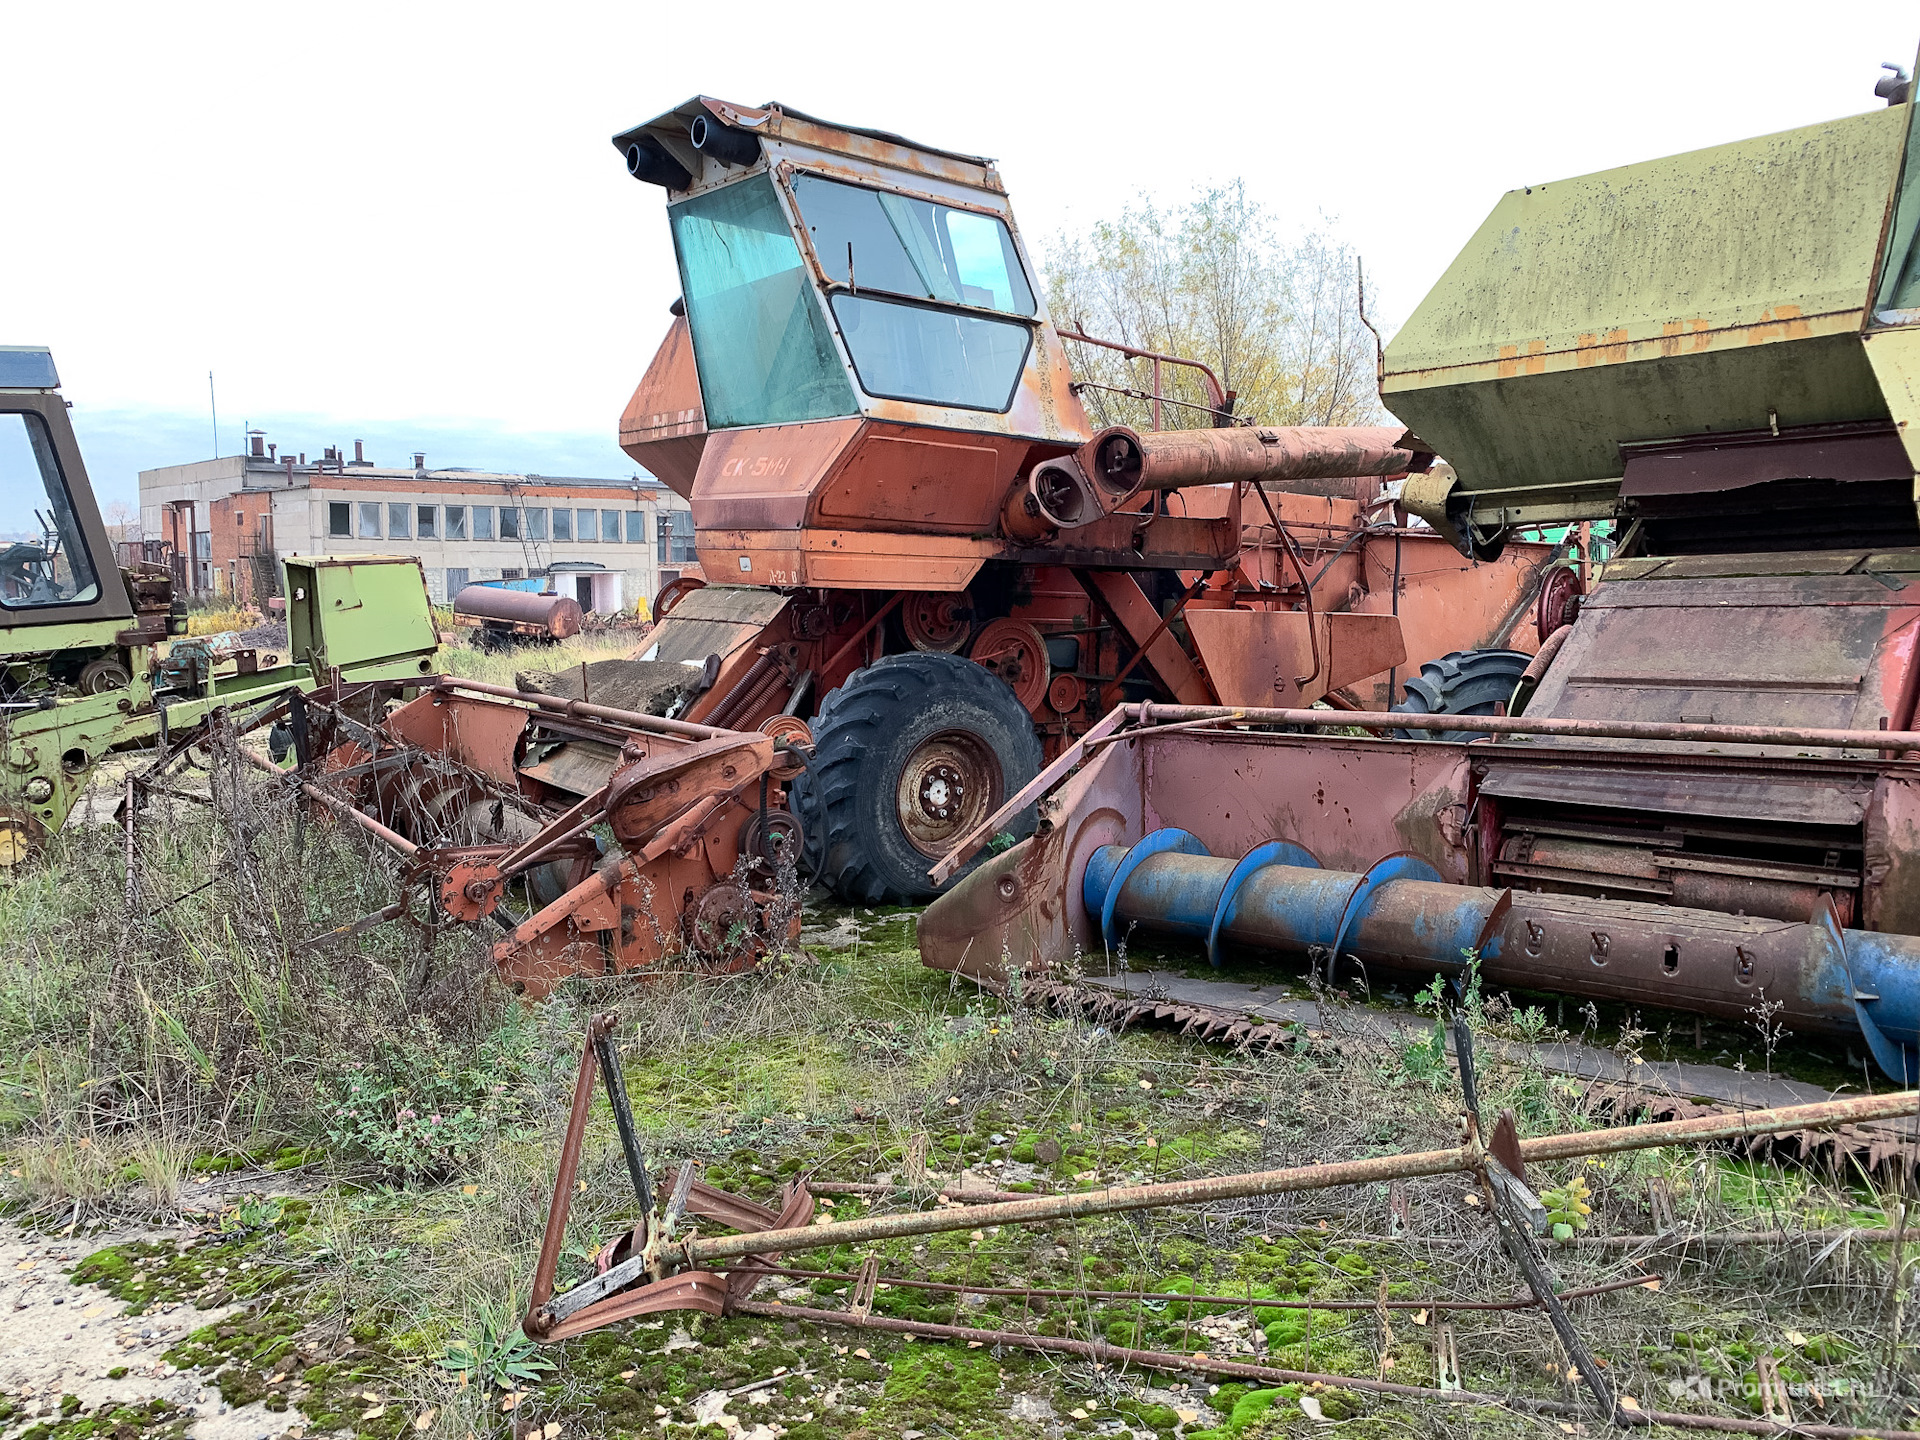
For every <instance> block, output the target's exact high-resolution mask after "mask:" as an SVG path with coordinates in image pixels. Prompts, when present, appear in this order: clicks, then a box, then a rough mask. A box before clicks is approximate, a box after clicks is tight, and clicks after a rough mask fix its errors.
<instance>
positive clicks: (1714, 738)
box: [1119, 701, 1920, 753]
mask: <svg viewBox="0 0 1920 1440" xmlns="http://www.w3.org/2000/svg"><path fill="white" fill-rule="evenodd" d="M1119 708H1120V709H1121V710H1123V711H1124V712H1125V713H1126V716H1127V718H1128V719H1130V720H1137V719H1139V718H1140V706H1139V705H1138V704H1137V703H1135V702H1132V701H1129V702H1128V703H1127V704H1125V705H1123V706H1121V707H1119ZM1232 713H1233V711H1232V710H1230V709H1229V708H1228V707H1226V706H1224V705H1162V704H1157V703H1156V704H1155V705H1154V706H1153V710H1152V721H1153V722H1154V723H1159V722H1165V721H1170V720H1215V719H1224V718H1225V717H1226V716H1228V715H1230V714H1232ZM1240 714H1241V718H1242V720H1243V722H1244V723H1246V724H1249V725H1297V726H1300V727H1302V728H1303V729H1310V730H1318V729H1324V728H1325V727H1327V726H1341V727H1346V726H1358V727H1360V728H1362V729H1366V730H1403V729H1407V728H1410V724H1409V722H1413V721H1417V720H1418V719H1419V718H1420V717H1418V716H1415V715H1409V714H1406V713H1404V712H1401V711H1391V710H1287V709H1268V708H1262V707H1259V706H1242V707H1240ZM1444 719H1445V721H1446V728H1447V729H1449V730H1472V731H1477V732H1479V733H1481V734H1483V735H1541V736H1558V735H1564V736H1567V737H1569V738H1576V739H1595V740H1672V741H1676V742H1682V743H1688V744H1696V745H1799V746H1805V747H1807V748H1809V749H1831V750H1872V751H1875V752H1876V753H1877V752H1879V751H1882V750H1914V749H1920V733H1916V732H1914V731H1910V730H1829V729H1819V728H1815V727H1812V726H1793V725H1695V724H1689V723H1685V722H1682V721H1677V720H1567V719H1561V718H1558V717H1549V716H1540V717H1538V718H1527V717H1522V716H1518V715H1448V716H1445V717H1444ZM1137 734H1138V735H1139V736H1140V737H1141V738H1145V737H1147V736H1150V735H1152V734H1153V730H1152V729H1151V728H1150V726H1143V727H1142V728H1141V729H1140V730H1139V731H1138V732H1137ZM1120 738H1122V739H1126V738H1129V737H1128V736H1127V735H1125V734H1122V735H1121V737H1120ZM1429 743H1439V744H1445V743H1448V742H1445V741H1439V742H1429Z"/></svg>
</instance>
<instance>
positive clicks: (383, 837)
mask: <svg viewBox="0 0 1920 1440" xmlns="http://www.w3.org/2000/svg"><path fill="white" fill-rule="evenodd" d="M240 753H241V754H242V755H245V756H246V757H247V759H248V760H250V761H252V762H253V763H254V764H255V765H257V766H259V767H260V769H262V770H264V771H266V772H267V773H268V774H269V775H273V776H276V777H279V778H281V779H285V778H287V777H288V776H289V775H290V774H291V772H290V771H286V770H282V769H281V768H280V767H279V766H278V765H275V764H274V763H273V762H272V761H271V760H268V759H266V758H265V757H263V756H260V755H256V754H254V753H253V751H251V750H242V751H241V752H240ZM294 783H295V784H297V785H298V786H299V787H300V793H301V794H302V795H305V796H306V797H307V798H308V799H309V800H312V801H313V802H314V803H315V804H318V805H324V806H325V807H326V808H327V809H329V810H331V811H332V812H333V813H334V814H336V815H338V816H339V817H340V818H341V819H343V820H351V821H352V822H353V823H354V824H356V825H358V826H359V827H360V828H361V829H363V830H365V831H366V832H367V833H368V834H370V835H372V836H373V837H374V838H375V839H377V840H380V841H382V842H383V843H385V844H386V845H388V846H391V847H392V848H393V849H395V850H397V851H399V852H400V853H401V854H402V855H411V854H413V853H414V851H416V850H418V849H419V848H420V847H419V846H418V845H416V844H414V843H413V841H411V840H409V839H407V837H406V836H404V835H402V834H400V833H399V832H398V831H397V830H389V829H388V828H387V827H386V826H385V825H382V824H381V823H380V822H379V821H378V820H376V819H374V818H373V817H372V816H371V815H365V814H362V813H361V812H360V811H358V810H356V809H354V808H353V806H351V805H349V804H348V803H347V802H346V801H344V800H342V799H341V798H340V797H339V796H337V795H329V794H328V793H327V792H326V791H325V790H322V789H321V788H320V787H319V786H318V785H315V784H313V783H312V782H311V781H307V780H296V781H295V782H294Z"/></svg>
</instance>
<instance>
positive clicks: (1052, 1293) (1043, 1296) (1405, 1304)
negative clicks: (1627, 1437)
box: [775, 1185, 1660, 1311]
mask: <svg viewBox="0 0 1920 1440" xmlns="http://www.w3.org/2000/svg"><path fill="white" fill-rule="evenodd" d="M808 1188H809V1189H811V1190H815V1191H816V1193H818V1190H817V1187H815V1186H812V1185H809V1186H808ZM1383 1243H1384V1242H1383ZM775 1273H776V1274H779V1275H784V1276H790V1277H791V1278H793V1279H795V1280H849V1281H851V1280H858V1279H859V1278H860V1274H858V1273H855V1272H853V1271H848V1270H798V1269H795V1268H793V1267H792V1266H789V1265H782V1266H778V1267H777V1268H776V1270H775ZM862 1273H864V1272H862ZM879 1278H880V1283H881V1284H883V1285H892V1286H896V1287H897V1288H899V1289H902V1290H937V1291H940V1292H942V1293H949V1294H962V1295H996V1296H1002V1297H1006V1298H1009V1299H1014V1300H1019V1299H1023V1298H1032V1299H1035V1300H1178V1301H1180V1302H1182V1303H1183V1304H1190V1305H1239V1306H1244V1307H1246V1308H1249V1309H1254V1310H1309V1309H1311V1310H1379V1309H1383V1308H1384V1309H1387V1310H1415V1311H1418V1310H1434V1311H1441V1310H1528V1309H1532V1308H1533V1307H1534V1306H1536V1305H1538V1304H1539V1303H1540V1302H1539V1301H1538V1300H1537V1299H1535V1298H1534V1297H1533V1296H1531V1295H1521V1296H1516V1297H1515V1298H1514V1299H1512V1300H1388V1301H1385V1302H1382V1301H1379V1300H1272V1299H1267V1298H1265V1297H1262V1296H1259V1295H1254V1296H1246V1295H1188V1294H1185V1293H1183V1292H1179V1291H1170V1290H1048V1289H1044V1288H1041V1287H1037V1286H1019V1285H955V1284H953V1283H952V1282H950V1281H944V1280H907V1279H903V1278H901V1277H900V1276H897V1275H882V1276H880V1277H879ZM1659 1283H1660V1282H1659V1277H1658V1276H1654V1275H1632V1276H1628V1277H1627V1278H1626V1279H1624V1280H1609V1281H1608V1282H1607V1283H1606V1284H1604V1285H1587V1286H1583V1287H1582V1288H1580V1289H1578V1290H1562V1291H1561V1292H1559V1293H1560V1298H1561V1299H1562V1300H1584V1299H1586V1298H1587V1297H1589V1296H1593V1295H1611V1294H1613V1293H1615V1292H1616V1291H1619V1290H1635V1289H1640V1288H1644V1287H1645V1286H1648V1285H1657V1284H1659Z"/></svg>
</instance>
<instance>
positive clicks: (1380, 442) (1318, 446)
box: [1076, 425, 1433, 495]
mask: <svg viewBox="0 0 1920 1440" xmlns="http://www.w3.org/2000/svg"><path fill="white" fill-rule="evenodd" d="M1076 455H1077V458H1078V460H1079V462H1080V469H1081V470H1082V471H1084V472H1085V474H1086V475H1087V477H1088V478H1089V479H1090V480H1092V481H1093V483H1094V484H1095V485H1097V486H1099V487H1100V488H1101V489H1103V490H1105V491H1107V492H1108V493H1110V494H1113V495H1131V494H1132V493H1133V492H1134V491H1136V490H1142V489H1145V490H1178V489H1181V488H1183V487H1185V486H1188V485H1225V484H1228V483H1231V482H1234V481H1241V482H1245V481H1254V480H1276V481H1279V480H1327V479H1338V478H1342V477H1346V476H1367V475H1401V474H1405V473H1407V472H1408V471H1411V470H1424V469H1426V468H1427V467H1428V466H1429V465H1430V464H1432V463H1433V453H1432V452H1431V451H1430V450H1428V449H1427V447H1426V445H1425V443H1424V442H1422V441H1421V440H1419V439H1418V438H1417V437H1416V436H1415V435H1414V434H1413V432H1412V431H1411V430H1408V429H1405V428H1404V427H1402V426H1396V425H1284V426H1279V427H1266V426H1263V427H1260V428H1258V429H1251V428H1245V427H1241V426H1232V427H1229V428H1227V429H1222V430H1160V431H1155V432H1153V433H1150V434H1147V435H1141V434H1139V433H1138V432H1136V431H1134V430H1130V429H1128V428H1127V427H1126V426H1124V425H1115V426H1112V427H1110V428H1109V429H1106V430H1103V431H1101V432H1100V433H1099V434H1098V435H1096V436H1094V437H1093V439H1091V440H1089V441H1088V442H1087V443H1086V444H1085V445H1083V446H1082V447H1081V448H1080V449H1079V451H1078V452H1076Z"/></svg>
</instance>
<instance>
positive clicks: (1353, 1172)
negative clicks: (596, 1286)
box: [686, 1090, 1920, 1267]
mask: <svg viewBox="0 0 1920 1440" xmlns="http://www.w3.org/2000/svg"><path fill="white" fill-rule="evenodd" d="M1917 1106H1920V1091H1916V1090H1903V1091H1899V1092H1895V1093H1890V1094H1886V1095H1857V1096H1853V1097H1851V1098H1849V1099H1846V1100H1823V1101H1821V1102H1819V1103H1817V1104H1813V1105H1788V1106H1784V1107H1781V1108H1778V1109H1773V1110H1755V1111H1751V1112H1749V1113H1747V1114H1744V1115H1731V1116H1721V1115H1703V1116H1700V1117H1698V1118H1696V1119H1692V1120H1669V1121H1665V1122H1662V1123H1660V1124H1655V1125H1627V1126H1622V1127H1619V1128H1617V1129H1612V1130H1589V1131H1578V1132H1574V1133H1572V1134H1566V1135H1546V1136H1541V1137H1539V1138H1537V1139H1533V1140H1522V1141H1521V1142H1520V1154H1521V1158H1522V1159H1524V1160H1527V1161H1535V1160H1564V1159H1568V1158H1570V1157H1572V1156H1576V1155H1610V1154H1617V1153H1620V1152H1622V1151H1627V1150H1653V1149H1658V1148H1659V1147H1660V1146H1663V1145H1681V1144H1699V1143H1705V1142H1708V1141H1713V1140H1735V1139H1740V1138H1742V1137H1749V1138H1750V1137H1752V1136H1755V1135H1771V1134H1778V1133H1780V1132H1782V1131H1787V1130H1809V1129H1819V1128H1822V1127H1825V1126H1829V1125H1846V1124H1851V1123H1854V1122H1856V1121H1860V1120H1886V1119H1891V1118H1892V1117H1894V1116H1896V1115H1911V1114H1914V1113H1915V1110H1916V1107H1917ZM1477 1163H1478V1157H1477V1156H1476V1154H1475V1153H1474V1151H1473V1150H1472V1149H1470V1148H1465V1147H1463V1148H1460V1149H1453V1150H1424V1151H1419V1152H1416V1153H1414V1154H1409V1155H1376V1156H1372V1157H1369V1158H1367V1159H1364V1160H1341V1161H1334V1162H1331V1163H1328V1164H1323V1165H1301V1166H1296V1167H1294V1168H1291V1169H1286V1170H1259V1171H1254V1172H1252V1173H1251V1174H1245V1175H1215V1176H1211V1177H1208V1178H1205V1179H1199V1180H1175V1181H1169V1182H1164V1183H1161V1184H1157V1185H1132V1186H1125V1187H1122V1188H1120V1189H1117V1190H1116V1189H1109V1190H1082V1191H1076V1192H1074V1193H1073V1194H1071V1195H1043V1196H1036V1197H1034V1198H1032V1199H1027V1200H1015V1201H1007V1202H1003V1203H999V1204H993V1205H972V1206H967V1207H965V1208H964V1209H962V1210H959V1211H949V1212H946V1213H939V1212H934V1213H926V1212H917V1213H914V1214H910V1215H875V1216H868V1217H865V1218H863V1219H859V1220H845V1221H835V1222H832V1223H830V1224H826V1225H809V1226H799V1227H795V1228H793V1229H789V1230H768V1231H763V1232H761V1233H760V1234H757V1235H721V1236H716V1237H714V1238H713V1239H710V1240H709V1239H699V1240H694V1241H691V1242H689V1243H688V1245H687V1247H686V1260H687V1263H688V1264H689V1265H693V1266H696V1267H699V1266H703V1265H705V1264H706V1263H707V1262H709V1261H714V1260H725V1259H731V1258H733V1257H735V1256H740V1255H749V1254H754V1253H761V1254H766V1253H771V1252H774V1251H790V1250H792V1251H803V1250H826V1249H830V1248H832V1247H833V1246H835V1245H864V1244H867V1243H870V1242H872V1241H875V1240H891V1239H896V1238H898V1237H900V1236H903V1235H932V1234H937V1233H939V1232H940V1231H943V1230H972V1229H976V1228H979V1227H981V1226H985V1225H1021V1224H1030V1223H1032V1222H1034V1221H1038V1220H1070V1219H1078V1218H1080V1217H1083V1216H1087V1215H1117V1214H1122V1213H1124V1212H1126V1211H1129V1210H1151V1209H1154V1208H1156V1207H1159V1206H1166V1205H1204V1204H1208V1203H1210V1202H1212V1201H1216V1200H1239V1199H1244V1198H1246V1197H1248V1196H1252V1195H1287V1194H1293V1193H1297V1192H1299V1191H1302V1190H1325V1189H1329V1188H1331V1187H1333V1186H1336V1185H1365V1184H1371V1183H1372V1182H1374V1181H1384V1180H1396V1179H1406V1178H1411V1177H1413V1176H1416V1175H1447V1174H1456V1173H1461V1172H1470V1171H1472V1170H1474V1169H1475V1168H1476V1166H1477Z"/></svg>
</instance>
